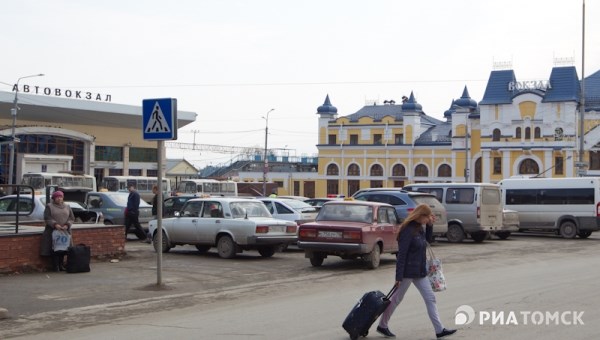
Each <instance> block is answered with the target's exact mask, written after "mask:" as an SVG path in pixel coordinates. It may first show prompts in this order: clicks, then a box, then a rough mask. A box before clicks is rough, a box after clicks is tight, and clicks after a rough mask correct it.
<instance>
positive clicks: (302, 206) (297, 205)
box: [281, 199, 316, 211]
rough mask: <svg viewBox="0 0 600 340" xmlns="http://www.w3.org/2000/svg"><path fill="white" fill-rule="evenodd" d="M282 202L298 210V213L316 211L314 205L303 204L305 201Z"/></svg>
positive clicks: (289, 200)
mask: <svg viewBox="0 0 600 340" xmlns="http://www.w3.org/2000/svg"><path fill="white" fill-rule="evenodd" d="M281 201H282V202H284V203H285V204H287V205H289V206H290V207H292V209H294V210H297V211H308V210H312V211H316V210H315V207H313V206H312V205H310V204H308V203H306V202H303V201H299V200H295V199H286V200H281Z"/></svg>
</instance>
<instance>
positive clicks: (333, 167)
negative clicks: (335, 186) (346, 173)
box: [327, 164, 340, 176]
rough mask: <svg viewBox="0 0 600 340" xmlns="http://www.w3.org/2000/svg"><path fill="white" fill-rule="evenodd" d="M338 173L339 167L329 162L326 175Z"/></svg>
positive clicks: (336, 174)
mask: <svg viewBox="0 0 600 340" xmlns="http://www.w3.org/2000/svg"><path fill="white" fill-rule="evenodd" d="M339 174H340V169H339V168H338V166H337V165H335V164H329V165H328V166H327V175H329V176H338V175H339Z"/></svg>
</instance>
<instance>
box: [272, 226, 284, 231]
mask: <svg viewBox="0 0 600 340" xmlns="http://www.w3.org/2000/svg"><path fill="white" fill-rule="evenodd" d="M283 228H284V226H282V225H272V226H270V227H269V231H270V232H272V233H283Z"/></svg>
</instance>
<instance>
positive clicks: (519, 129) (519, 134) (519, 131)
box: [515, 127, 521, 138]
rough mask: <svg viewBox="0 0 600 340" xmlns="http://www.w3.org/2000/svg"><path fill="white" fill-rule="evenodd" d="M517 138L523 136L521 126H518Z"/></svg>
mask: <svg viewBox="0 0 600 340" xmlns="http://www.w3.org/2000/svg"><path fill="white" fill-rule="evenodd" d="M515 138H521V128H520V127H518V128H517V131H516V132H515Z"/></svg>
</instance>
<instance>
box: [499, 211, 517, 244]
mask: <svg viewBox="0 0 600 340" xmlns="http://www.w3.org/2000/svg"><path fill="white" fill-rule="evenodd" d="M520 225H521V223H520V222H519V212H518V211H516V210H510V209H503V210H502V229H503V230H502V232H496V236H498V237H499V238H500V239H502V240H506V239H507V238H508V237H509V236H510V234H511V233H513V232H516V231H519V226H520Z"/></svg>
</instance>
